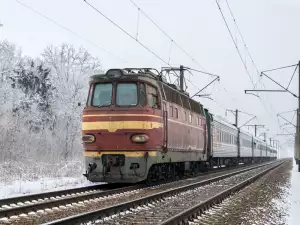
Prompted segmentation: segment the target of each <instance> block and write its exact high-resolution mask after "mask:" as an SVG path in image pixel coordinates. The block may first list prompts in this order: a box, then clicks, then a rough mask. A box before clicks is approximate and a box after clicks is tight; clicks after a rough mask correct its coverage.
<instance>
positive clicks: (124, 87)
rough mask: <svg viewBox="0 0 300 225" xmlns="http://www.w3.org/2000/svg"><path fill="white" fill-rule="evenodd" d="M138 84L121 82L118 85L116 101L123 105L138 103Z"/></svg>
mask: <svg viewBox="0 0 300 225" xmlns="http://www.w3.org/2000/svg"><path fill="white" fill-rule="evenodd" d="M137 102H138V100H137V86H136V84H134V83H123V84H122V83H121V84H118V85H117V96H116V103H117V105H121V106H134V105H137Z"/></svg>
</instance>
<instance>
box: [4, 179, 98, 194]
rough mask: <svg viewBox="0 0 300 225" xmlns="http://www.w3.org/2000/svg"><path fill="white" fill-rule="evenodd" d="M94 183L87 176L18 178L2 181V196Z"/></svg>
mask: <svg viewBox="0 0 300 225" xmlns="http://www.w3.org/2000/svg"><path fill="white" fill-rule="evenodd" d="M96 184H101V183H92V182H89V181H87V180H86V178H85V177H80V178H79V177H78V178H75V177H60V178H42V179H39V180H36V181H21V180H16V181H12V182H11V183H9V184H8V183H0V198H7V197H14V196H19V195H24V194H33V193H39V192H46V191H54V190H63V189H68V188H73V187H82V186H90V185H96Z"/></svg>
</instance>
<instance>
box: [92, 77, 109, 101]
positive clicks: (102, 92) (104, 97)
mask: <svg viewBox="0 0 300 225" xmlns="http://www.w3.org/2000/svg"><path fill="white" fill-rule="evenodd" d="M111 100H112V84H111V83H109V84H96V85H95V91H94V97H93V102H92V105H93V106H99V107H101V106H109V105H111Z"/></svg>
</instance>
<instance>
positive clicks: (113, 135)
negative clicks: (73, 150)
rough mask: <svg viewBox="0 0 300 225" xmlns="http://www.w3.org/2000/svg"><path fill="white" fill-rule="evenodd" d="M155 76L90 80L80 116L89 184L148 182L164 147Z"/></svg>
mask: <svg viewBox="0 0 300 225" xmlns="http://www.w3.org/2000/svg"><path fill="white" fill-rule="evenodd" d="M153 78H154V77H153V75H152V74H151V73H133V72H131V71H128V70H119V69H111V70H108V71H107V73H105V74H100V75H94V76H92V77H91V81H90V89H89V94H88V99H87V103H86V106H85V108H84V110H83V116H82V140H83V145H84V154H85V160H86V162H85V164H86V174H85V176H86V177H87V178H88V179H89V180H90V181H107V182H138V181H141V180H144V179H146V177H147V171H148V169H149V165H151V164H152V162H154V161H155V160H156V158H155V157H156V151H158V150H160V149H162V143H163V140H162V136H163V134H162V127H163V123H162V111H161V110H160V109H161V94H160V92H159V89H158V87H157V82H156V80H155V79H153Z"/></svg>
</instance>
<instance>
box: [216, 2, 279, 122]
mask: <svg viewBox="0 0 300 225" xmlns="http://www.w3.org/2000/svg"><path fill="white" fill-rule="evenodd" d="M226 3H227V6H228V8H229V11H230V14H231V16H232V18H233V20H234V23H235V25H236V27H237V29H238V32H239V34H240V36H241V38H242V41H243V43H244V46H245V48H246V50H247V52H248V54H249V56H250V59H251V61H252V63H253V65H254V67H255V69H256V71H257V73H258V74H259V71H258V68H257V66H256V64H255V63H254V60H253V58H252V56H251V54H250V51H249V49H248V47H247V45H246V43H245V40H244V38H243V35H242V33H241V31H240V29H239V27H238V25H237V22H236V19H235V17H234V15H233V12H232V10H231V8H230V5H229V4H228V2H227V1H226ZM216 4H217V6H218V9H219V11H220V13H221V16H222V18H223V21H224V23H225V25H226V28H227V30H228V32H229V34H230V37H231V39H232V41H233V43H234V45H235V48H236V50H237V52H238V54H239V57H240V59H241V61H242V64H243V66H244V68H245V71H246V73H247V75H248V77H249V78H250V80H251V83H252V85H253V88H254V89H255V88H256V86H257V83H256V84H255V82H254V80H253V77H252V76H251V75H250V72H249V70H248V68H247V65H246V63H245V61H244V60H243V57H242V54H241V52H240V50H239V48H238V46H237V43H236V41H235V40H234V37H233V35H232V32H231V30H230V28H229V25H228V23H227V21H226V18H225V16H224V13H223V11H222V9H221V6H220V4H219V2H218V0H216ZM258 98H259V100H260V101H261V103H262V105H263V106H264V108H265V110H266V112H267V113H268V114H270V113H269V111H268V110H267V107H266V105H265V103H264V101H263V100H262V98H261V97H260V96H259V95H258ZM275 114H276V113H275ZM272 118H273V117H272ZM273 119H274V118H273ZM275 121H276V120H275ZM278 125H279V124H278Z"/></svg>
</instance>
